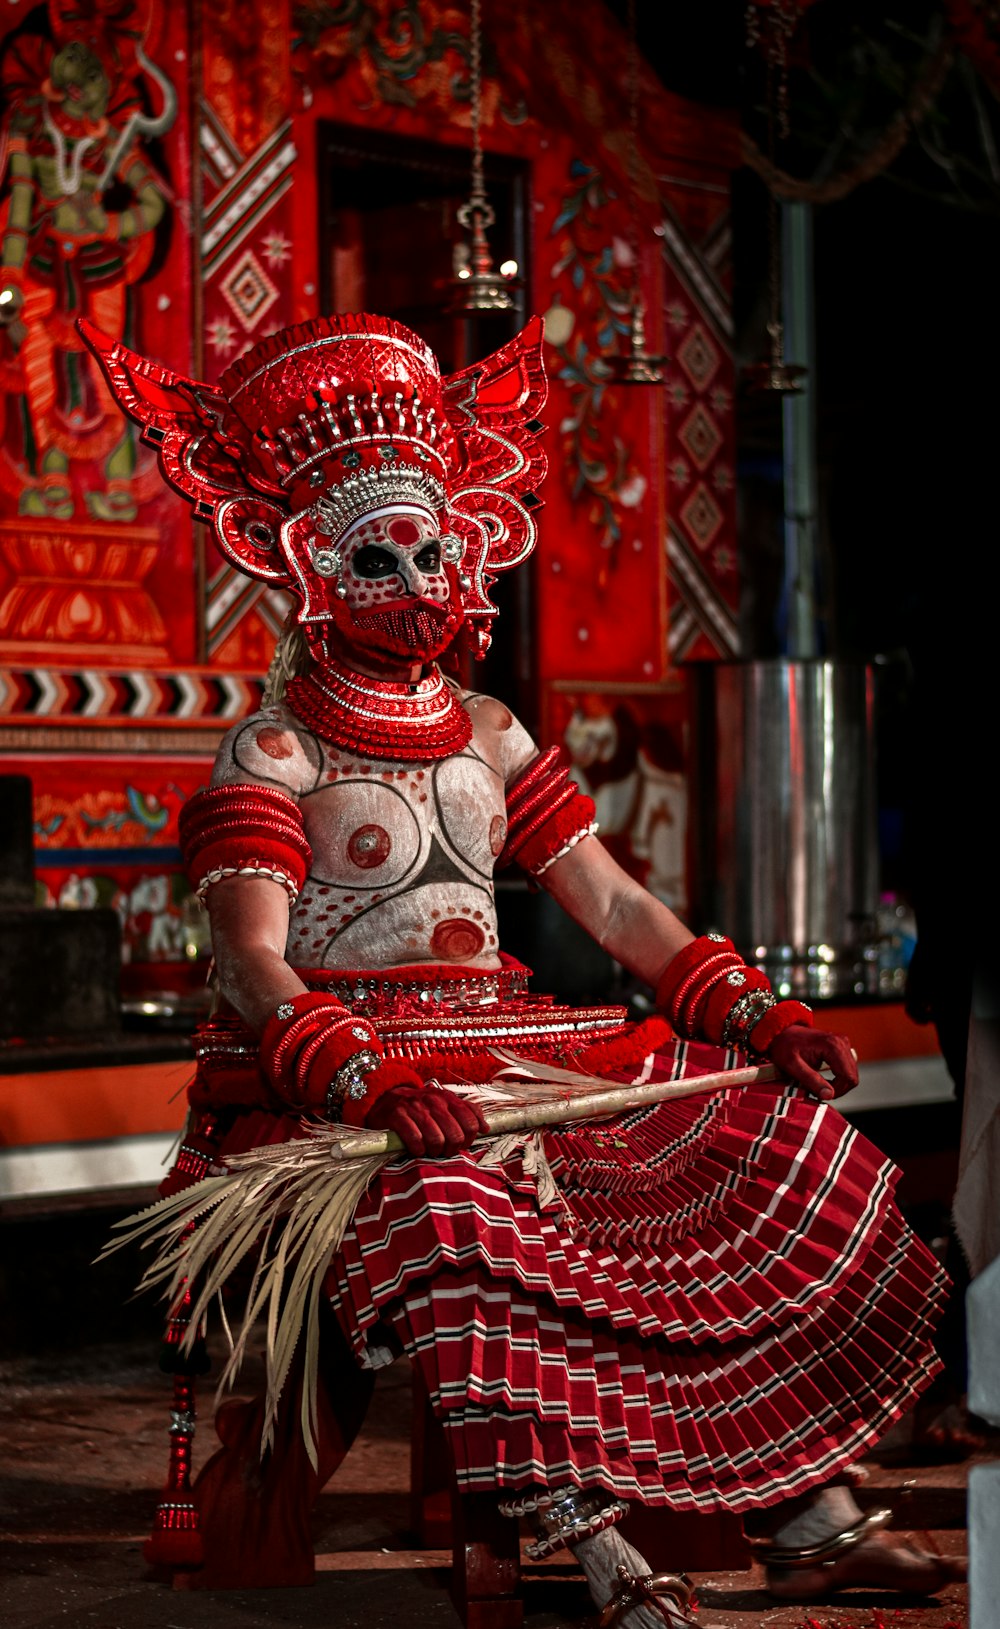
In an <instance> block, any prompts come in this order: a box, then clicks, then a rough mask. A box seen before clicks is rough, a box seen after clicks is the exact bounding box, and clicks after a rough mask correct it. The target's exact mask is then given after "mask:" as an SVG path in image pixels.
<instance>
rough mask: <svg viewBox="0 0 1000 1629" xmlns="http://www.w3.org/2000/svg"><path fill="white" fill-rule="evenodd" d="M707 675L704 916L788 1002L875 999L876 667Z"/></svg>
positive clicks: (816, 665)
mask: <svg viewBox="0 0 1000 1629" xmlns="http://www.w3.org/2000/svg"><path fill="white" fill-rule="evenodd" d="M705 667H706V670H709V671H706V672H705V673H704V674H703V676H702V684H703V686H704V690H703V693H702V707H701V709H700V710H701V714H702V732H701V742H702V747H701V754H700V756H701V765H702V773H701V774H700V775H699V785H700V791H701V795H700V797H699V800H698V801H699V815H700V816H701V817H703V818H702V820H701V824H702V841H701V854H700V864H699V866H698V867H697V869H698V870H699V871H700V872H701V886H700V888H699V894H700V899H701V914H702V915H703V916H704V917H705V919H706V923H707V922H712V923H713V924H714V925H716V926H720V927H721V928H723V929H724V931H725V932H726V933H728V934H729V935H730V937H731V938H732V939H733V940H734V941H735V943H736V944H737V946H738V947H739V949H740V951H741V952H742V953H743V955H744V956H745V957H746V959H747V960H748V961H751V962H756V963H757V964H758V965H760V966H762V967H763V968H764V969H765V971H766V972H767V974H768V976H769V977H770V978H771V980H772V983H773V985H774V988H775V990H776V992H777V993H779V994H781V995H789V994H792V995H799V996H803V997H806V998H808V997H809V996H810V995H811V996H818V997H824V996H827V997H835V996H843V995H847V994H872V993H874V992H876V991H877V989H878V963H877V955H878V952H877V946H876V943H875V939H876V926H875V921H876V915H875V913H876V908H877V903H878V893H877V890H878V847H877V836H876V807H875V750H874V733H873V712H874V705H873V703H874V695H873V691H874V676H873V673H872V670H871V668H870V667H867V666H865V665H864V664H862V663H859V662H844V661H825V660H815V661H789V660H784V659H776V660H770V661H755V662H740V663H718V664H707V663H706V664H705ZM706 692H707V693H706ZM706 714H707V718H706ZM706 723H708V724H709V728H708V729H707V730H706V729H705V727H704V726H705V724H706Z"/></svg>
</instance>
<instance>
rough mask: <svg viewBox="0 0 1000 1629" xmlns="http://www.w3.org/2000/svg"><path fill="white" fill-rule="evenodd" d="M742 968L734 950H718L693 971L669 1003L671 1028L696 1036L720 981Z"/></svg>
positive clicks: (742, 964)
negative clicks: (706, 1008) (708, 1003)
mask: <svg viewBox="0 0 1000 1629" xmlns="http://www.w3.org/2000/svg"><path fill="white" fill-rule="evenodd" d="M743 966H744V962H743V958H742V956H737V954H736V952H735V950H720V951H719V953H718V955H715V956H708V957H706V959H705V960H704V961H703V962H701V963H700V965H699V966H697V967H695V968H693V969H692V971H691V972H690V973H688V975H687V977H686V978H684V979H682V980H681V983H680V985H679V986H678V988H677V991H676V993H675V995H674V997H673V1000H672V1001H671V1003H670V1016H671V1021H672V1022H673V1026H674V1028H675V1029H676V1030H677V1031H678V1032H679V1033H680V1034H681V1035H697V1034H698V1026H699V1024H700V1022H701V1017H702V1013H703V1012H704V1009H705V1004H706V1002H707V1001H708V999H709V997H710V995H711V993H712V991H713V990H714V988H715V986H716V985H717V984H718V983H719V981H720V979H725V978H726V977H727V976H728V975H729V974H730V973H735V972H738V971H739V970H740V969H741V968H742V967H743Z"/></svg>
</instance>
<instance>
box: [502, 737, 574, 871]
mask: <svg viewBox="0 0 1000 1629" xmlns="http://www.w3.org/2000/svg"><path fill="white" fill-rule="evenodd" d="M594 813H595V810H594V800H593V798H589V797H586V796H585V795H584V793H582V792H581V791H580V789H579V787H578V786H577V784H576V782H575V781H572V780H570V778H569V772H568V770H566V769H565V768H563V767H562V766H561V765H560V764H559V748H558V747H551V748H550V749H549V751H548V752H544V753H542V754H541V756H540V757H538V758H536V759H535V760H534V762H533V763H530V764H529V765H528V767H527V769H524V770H522V771H521V773H520V774H519V775H518V776H517V777H516V778H515V780H513V781H512V782H511V784H510V786H508V788H507V841H506V844H505V846H504V849H503V852H502V854H501V855H500V858H499V860H498V861H497V865H498V867H499V866H505V865H509V864H510V863H511V862H512V861H514V860H516V861H517V863H518V865H519V866H521V867H522V869H523V870H525V871H528V872H530V873H531V875H532V876H535V877H539V876H541V875H542V873H543V872H544V871H547V870H548V868H549V866H550V865H554V864H555V862H556V860H558V859H560V858H561V857H562V856H563V855H564V854H568V853H569V851H570V849H571V848H574V847H575V846H576V844H577V843H579V842H581V841H582V840H583V838H584V837H589V836H590V835H591V834H592V833H593V832H596V830H597V825H596V823H595V820H594Z"/></svg>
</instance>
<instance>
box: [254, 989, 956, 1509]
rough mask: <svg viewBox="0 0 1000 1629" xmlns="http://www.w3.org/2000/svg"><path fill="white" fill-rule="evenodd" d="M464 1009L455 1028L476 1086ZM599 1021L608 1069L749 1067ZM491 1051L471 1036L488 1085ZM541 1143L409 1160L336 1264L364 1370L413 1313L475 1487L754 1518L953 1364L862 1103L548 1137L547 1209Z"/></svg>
mask: <svg viewBox="0 0 1000 1629" xmlns="http://www.w3.org/2000/svg"><path fill="white" fill-rule="evenodd" d="M502 1005H503V1004H502ZM369 1010H370V1008H369ZM494 1010H496V1009H494ZM600 1012H601V1014H602V1015H603V1014H605V1012H606V1010H605V1009H600ZM522 1016H523V1014H522ZM578 1018H579V1019H580V1020H583V1018H584V1015H583V1014H579V1015H578ZM462 1021H463V1020H462V1017H461V1015H460V1014H450V1015H441V1016H440V1017H439V1018H438V1020H437V1027H436V1030H435V1040H434V1044H435V1060H436V1064H438V1065H439V1064H440V1061H441V1055H442V1039H441V1032H442V1031H443V1030H447V1029H448V1028H449V1026H451V1027H452V1028H453V1029H454V1033H455V1038H456V1044H455V1045H452V1046H444V1048H443V1050H444V1051H445V1052H447V1053H448V1054H449V1055H450V1058H451V1060H452V1062H453V1064H454V1066H455V1073H454V1075H453V1076H452V1078H461V1077H462V1075H463V1071H462V1069H461V1062H462V1054H461V1050H460V1048H459V1046H458V1045H457V1038H458V1035H459V1031H460V1028H461V1023H462ZM549 1021H550V1023H551V1013H550V1014H549ZM376 1022H377V1019H376ZM584 1030H585V1025H583V1024H581V1032H580V1034H579V1035H578V1036H577V1038H576V1041H575V1046H576V1047H577V1048H579V1047H580V1042H581V1040H583V1041H584V1042H585V1043H586V1041H588V1040H589V1042H590V1045H589V1047H588V1046H587V1045H586V1044H585V1045H584V1048H583V1050H576V1051H574V1052H572V1053H570V1054H568V1055H567V1061H571V1062H574V1063H576V1064H577V1065H580V1066H582V1067H585V1068H587V1069H589V1070H591V1071H594V1072H596V1073H600V1074H601V1075H602V1076H603V1077H604V1078H606V1079H608V1080H615V1081H634V1080H652V1079H667V1080H677V1079H682V1078H686V1077H690V1076H694V1075H698V1074H706V1073H713V1072H715V1071H717V1070H719V1069H720V1068H724V1067H727V1066H730V1065H735V1064H737V1063H740V1062H742V1061H743V1060H742V1058H741V1057H740V1056H739V1055H738V1054H734V1053H725V1052H723V1051H721V1050H720V1049H719V1048H716V1047H712V1046H708V1045H699V1044H696V1043H691V1042H684V1041H679V1040H676V1039H673V1038H668V1037H666V1031H665V1026H663V1025H661V1024H659V1023H656V1024H653V1025H650V1026H641V1027H640V1028H638V1029H636V1028H635V1027H630V1028H626V1027H624V1026H623V1024H622V1022H621V1020H620V1019H619V1021H618V1022H617V1023H615V1025H614V1026H613V1033H609V1032H608V1029H607V1027H605V1028H603V1029H601V1028H598V1030H597V1031H595V1032H594V1033H593V1034H592V1035H591V1036H587V1035H586V1034H585V1033H584ZM521 1050H523V1051H525V1052H528V1051H530V1050H531V1049H530V1047H529V1046H526V1045H525V1044H524V1040H523V1038H522V1041H521ZM407 1054H408V1055H410V1056H413V1055H414V1053H413V1050H412V1049H410V1048H408V1049H407ZM536 1055H547V1056H549V1057H551V1056H552V1051H551V1047H550V1045H549V1043H548V1041H546V1042H545V1044H544V1045H542V1044H540V1045H539V1047H538V1049H537V1051H536ZM482 1058H483V1053H482V1052H481V1051H477V1050H476V1048H475V1047H474V1046H473V1045H471V1044H469V1047H468V1060H467V1061H468V1062H469V1065H470V1067H469V1069H468V1070H467V1071H465V1073H464V1078H466V1079H471V1080H476V1079H480V1080H481V1079H482V1078H483V1069H482ZM602 1059H603V1067H601V1066H600V1065H601V1062H602ZM418 1067H419V1061H418ZM438 1078H441V1079H445V1078H447V1077H445V1076H444V1075H443V1074H440V1073H439V1076H438ZM251 1119H252V1120H253V1121H254V1122H256V1123H258V1124H263V1123H264V1122H267V1121H269V1120H270V1119H271V1116H270V1115H268V1114H266V1113H265V1114H261V1113H260V1112H259V1111H258V1113H256V1114H254V1115H253V1116H251ZM286 1124H288V1125H289V1130H286V1131H284V1132H283V1131H282V1130H281V1129H279V1127H278V1125H277V1124H275V1126H274V1127H273V1128H272V1129H271V1130H269V1131H267V1132H266V1134H265V1135H264V1136H263V1137H262V1138H261V1140H268V1141H270V1140H277V1139H278V1138H280V1137H281V1136H282V1135H289V1134H294V1133H291V1125H290V1123H289V1122H287V1121H286ZM234 1129H235V1128H234ZM538 1135H539V1134H538V1133H534V1134H531V1133H527V1134H525V1136H524V1138H523V1139H521V1140H520V1142H519V1144H518V1145H517V1146H515V1147H513V1149H512V1150H511V1151H510V1152H508V1153H507V1154H506V1156H505V1157H504V1158H503V1160H502V1161H501V1162H499V1163H493V1164H491V1163H487V1162H486V1161H487V1160H488V1158H489V1155H488V1145H487V1148H486V1149H484V1148H483V1147H482V1146H480V1147H477V1148H476V1149H474V1150H472V1151H469V1152H466V1153H464V1154H460V1155H452V1156H450V1157H449V1158H447V1159H439V1160H434V1159H426V1158H423V1159H412V1158H407V1159H401V1160H398V1161H395V1162H393V1163H391V1164H389V1165H387V1166H385V1167H384V1168H383V1169H382V1171H381V1172H380V1173H379V1176H378V1178H377V1179H376V1181H375V1182H374V1183H373V1184H372V1187H371V1188H370V1190H369V1191H368V1192H367V1194H365V1196H364V1197H363V1198H362V1200H361V1202H360V1204H359V1206H358V1208H357V1211H356V1213H355V1216H354V1220H353V1223H352V1225H351V1226H350V1228H349V1229H348V1232H347V1235H346V1238H345V1241H344V1245H343V1248H342V1250H341V1251H340V1253H339V1254H338V1256H337V1257H336V1259H335V1261H334V1263H333V1265H332V1267H331V1269H330V1272H329V1278H328V1287H329V1294H330V1298H331V1302H332V1304H333V1307H334V1309H335V1311H336V1313H337V1315H338V1318H339V1321H340V1323H341V1325H342V1328H343V1330H344V1332H345V1334H346V1336H347V1338H348V1339H349V1341H350V1342H351V1343H352V1345H353V1348H354V1350H355V1353H356V1355H357V1357H358V1360H359V1361H361V1362H366V1361H370V1357H369V1348H370V1347H375V1346H377V1345H378V1344H379V1342H380V1341H383V1340H384V1338H385V1329H386V1326H387V1325H388V1326H389V1327H390V1328H391V1329H392V1330H393V1331H394V1332H395V1334H396V1336H397V1338H398V1340H399V1341H400V1342H401V1343H402V1345H403V1347H404V1349H405V1350H406V1352H407V1353H408V1354H409V1356H410V1358H411V1359H412V1361H413V1362H414V1363H415V1364H416V1365H417V1366H418V1368H419V1370H420V1373H421V1375H422V1378H423V1381H424V1383H425V1386H426V1390H427V1392H428V1395H429V1397H430V1399H431V1403H432V1405H433V1408H434V1410H435V1412H436V1413H437V1414H438V1416H439V1417H440V1419H441V1420H442V1421H443V1424H444V1426H445V1428H446V1431H447V1434H448V1438H449V1441H450V1446H451V1450H452V1453H453V1456H454V1463H455V1467H456V1471H457V1477H458V1482H459V1484H460V1486H462V1487H464V1488H469V1489H475V1488H482V1489H487V1488H496V1487H504V1488H509V1489H517V1488H524V1487H527V1486H530V1485H532V1484H539V1483H541V1484H547V1485H549V1486H553V1485H558V1484H559V1483H565V1482H573V1483H577V1484H579V1485H581V1486H584V1487H602V1488H606V1489H607V1490H608V1491H609V1492H613V1493H615V1494H619V1495H623V1496H625V1497H632V1498H635V1499H638V1500H640V1501H641V1502H643V1503H645V1504H650V1505H661V1506H669V1507H672V1508H674V1509H678V1510H711V1509H726V1510H733V1511H739V1510H745V1509H747V1508H750V1507H754V1506H759V1505H762V1504H770V1503H774V1502H776V1501H778V1500H780V1499H783V1498H786V1497H787V1496H789V1495H790V1494H797V1493H803V1492H805V1491H807V1490H808V1489H810V1488H812V1487H816V1486H819V1485H821V1484H822V1483H824V1482H826V1481H828V1480H829V1479H830V1478H831V1477H832V1476H834V1475H835V1474H836V1473H837V1472H838V1471H840V1470H842V1469H843V1468H845V1467H846V1466H848V1465H849V1464H850V1463H851V1462H852V1461H853V1460H854V1459H856V1458H857V1457H858V1455H860V1454H862V1453H863V1452H864V1451H865V1450H866V1449H867V1448H868V1447H869V1446H870V1445H872V1444H873V1443H874V1442H875V1441H877V1439H878V1438H879V1437H880V1436H881V1435H882V1434H883V1433H884V1432H885V1430H886V1429H887V1427H888V1426H889V1425H890V1424H891V1423H892V1421H893V1420H894V1419H896V1418H897V1417H898V1416H899V1415H900V1414H901V1413H902V1412H903V1410H904V1409H905V1408H906V1407H907V1406H908V1405H909V1404H910V1402H911V1401H912V1400H913V1398H914V1396H915V1395H916V1394H917V1393H919V1392H920V1391H921V1390H922V1389H923V1387H924V1386H925V1385H926V1384H927V1382H928V1381H929V1380H930V1379H931V1378H932V1377H933V1375H934V1374H935V1373H936V1372H937V1370H938V1368H939V1366H940V1365H939V1363H938V1360H937V1358H936V1356H935V1353H934V1349H933V1347H932V1344H931V1339H930V1333H931V1327H932V1324H933V1320H934V1316H935V1310H936V1308H937V1306H938V1304H939V1302H940V1300H941V1298H942V1296H943V1294H944V1290H945V1283H946V1281H945V1279H944V1276H943V1274H942V1272H941V1270H940V1268H939V1266H938V1264H937V1262H936V1260H935V1259H934V1257H933V1256H932V1255H931V1253H930V1252H929V1251H928V1250H927V1249H926V1248H925V1247H924V1245H923V1244H922V1243H921V1242H920V1241H919V1240H918V1239H916V1238H915V1237H914V1235H913V1234H912V1233H911V1231H910V1230H909V1228H908V1227H907V1224H906V1223H905V1221H904V1220H903V1217H902V1216H901V1214H900V1212H899V1210H898V1209H897V1207H896V1205H895V1204H894V1201H893V1189H894V1186H895V1181H896V1176H897V1173H896V1171H895V1169H894V1168H893V1166H892V1165H891V1164H890V1163H888V1162H887V1161H886V1160H885V1159H884V1158H883V1156H882V1155H881V1154H880V1153H879V1152H878V1150H877V1149H875V1148H874V1147H873V1146H872V1145H871V1144H870V1143H869V1142H867V1141H866V1140H865V1138H864V1137H862V1136H860V1135H859V1134H858V1133H857V1132H856V1131H855V1130H854V1129H852V1127H851V1126H850V1125H849V1124H848V1123H847V1122H846V1121H845V1120H844V1118H843V1117H842V1115H841V1114H840V1113H839V1111H838V1110H837V1109H836V1108H833V1107H830V1106H828V1105H825V1104H821V1103H819V1102H817V1101H816V1100H815V1099H813V1098H811V1097H810V1096H808V1095H807V1094H806V1093H804V1092H803V1091H801V1090H799V1089H797V1088H791V1087H785V1086H781V1085H758V1086H753V1087H749V1088H747V1087H741V1088H734V1089H731V1090H728V1091H716V1092H713V1093H712V1094H711V1095H710V1096H706V1097H697V1096H695V1097H691V1098H687V1099H684V1100H681V1101H678V1102H666V1103H662V1104H658V1105H655V1106H652V1107H644V1108H641V1109H637V1110H633V1111H630V1112H628V1113H625V1114H622V1115H620V1116H618V1117H617V1118H615V1119H613V1120H607V1121H602V1122H600V1123H599V1124H595V1123H590V1124H585V1125H579V1126H577V1127H574V1128H572V1129H566V1130H564V1131H563V1130H560V1131H546V1132H545V1133H544V1134H541V1135H542V1136H543V1146H544V1153H545V1155H546V1157H547V1161H548V1165H549V1167H550V1169H551V1172H552V1175H553V1176H554V1178H555V1190H554V1193H552V1192H548V1193H547V1194H546V1197H545V1199H544V1200H542V1199H541V1198H540V1190H539V1183H538V1172H537V1161H536V1159H535V1158H533V1156H534V1154H535V1152H536V1149H535V1146H534V1144H533V1138H534V1137H537V1136H538ZM257 1136H258V1137H260V1132H259V1131H258V1133H257ZM240 1140H241V1139H239V1138H238V1139H237V1141H240Z"/></svg>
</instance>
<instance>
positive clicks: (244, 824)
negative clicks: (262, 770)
mask: <svg viewBox="0 0 1000 1629" xmlns="http://www.w3.org/2000/svg"><path fill="white" fill-rule="evenodd" d="M179 825H180V838H181V847H182V849H183V851H184V861H185V865H186V867H187V874H188V880H189V881H190V883H191V886H192V888H193V889H194V890H195V892H196V893H197V895H198V897H199V898H200V899H204V897H205V895H206V894H207V892H208V890H209V888H211V887H212V885H213V883H216V882H221V881H223V879H224V878H226V877H236V876H246V877H261V876H263V877H269V878H271V880H272V881H274V882H278V883H281V884H282V886H283V887H284V888H286V889H287V890H288V893H289V895H290V897H291V898H292V899H293V900H294V899H295V898H296V897H297V895H298V893H299V891H300V889H301V887H302V884H303V883H304V882H305V880H306V877H307V876H308V875H309V867H310V865H311V864H312V850H311V849H310V847H309V844H308V842H307V841H306V835H305V831H304V829H303V825H302V815H301V813H300V811H299V806H298V804H297V803H296V802H295V800H294V798H290V797H288V795H287V794H286V793H284V792H279V791H277V790H276V789H275V788H273V787H269V786H257V785H254V784H251V783H249V782H245V783H244V782H241V783H239V784H237V785H233V786H216V787H213V788H211V790H210V791H207V792H197V793H195V796H194V797H193V798H189V799H188V801H187V803H186V804H185V805H184V808H183V809H182V810H181V817H180V822H179Z"/></svg>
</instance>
